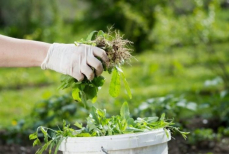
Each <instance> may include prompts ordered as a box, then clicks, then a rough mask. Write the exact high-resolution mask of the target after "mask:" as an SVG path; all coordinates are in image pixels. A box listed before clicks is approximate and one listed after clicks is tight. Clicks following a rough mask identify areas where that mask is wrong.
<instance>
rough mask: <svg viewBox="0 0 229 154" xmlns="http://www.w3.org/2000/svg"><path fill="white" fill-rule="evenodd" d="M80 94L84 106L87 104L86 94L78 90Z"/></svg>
mask: <svg viewBox="0 0 229 154" xmlns="http://www.w3.org/2000/svg"><path fill="white" fill-rule="evenodd" d="M80 96H81V100H82V103H83V104H84V106H85V107H86V105H87V97H86V94H85V93H84V92H83V91H80Z"/></svg>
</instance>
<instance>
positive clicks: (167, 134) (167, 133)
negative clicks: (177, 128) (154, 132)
mask: <svg viewBox="0 0 229 154" xmlns="http://www.w3.org/2000/svg"><path fill="white" fill-rule="evenodd" d="M164 131H165V134H166V136H167V138H169V132H168V130H167V129H166V128H164Z"/></svg>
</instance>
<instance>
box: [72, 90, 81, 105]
mask: <svg viewBox="0 0 229 154" xmlns="http://www.w3.org/2000/svg"><path fill="white" fill-rule="evenodd" d="M72 97H73V99H74V100H76V101H79V102H81V98H80V90H79V88H75V89H73V90H72Z"/></svg>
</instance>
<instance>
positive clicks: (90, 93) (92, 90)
mask: <svg viewBox="0 0 229 154" xmlns="http://www.w3.org/2000/svg"><path fill="white" fill-rule="evenodd" d="M97 92H98V89H97V87H91V86H89V85H86V86H85V88H84V93H85V94H86V97H87V99H93V98H94V97H96V96H97Z"/></svg>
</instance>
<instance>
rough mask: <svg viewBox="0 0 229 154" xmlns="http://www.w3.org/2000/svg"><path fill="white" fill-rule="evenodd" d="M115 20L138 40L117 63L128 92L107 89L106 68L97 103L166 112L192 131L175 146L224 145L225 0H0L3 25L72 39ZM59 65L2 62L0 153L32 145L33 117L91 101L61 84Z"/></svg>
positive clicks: (228, 75)
mask: <svg viewBox="0 0 229 154" xmlns="http://www.w3.org/2000/svg"><path fill="white" fill-rule="evenodd" d="M111 26H113V27H114V29H118V30H120V32H121V33H122V34H124V37H125V38H127V39H129V40H131V41H133V42H134V52H133V55H134V56H135V58H136V59H137V60H136V59H133V60H132V62H131V65H126V66H125V67H124V68H123V70H124V72H125V75H126V77H127V81H128V82H129V85H130V87H131V91H132V95H133V98H132V99H129V98H128V96H127V94H126V92H125V91H124V90H123V91H122V94H121V95H120V96H119V97H118V98H117V99H114V98H111V97H110V96H109V92H108V91H109V90H108V88H109V81H110V76H109V74H106V73H104V76H105V77H106V83H105V85H104V87H102V89H101V90H100V91H99V94H98V100H97V103H95V105H96V106H98V107H100V108H106V110H107V112H108V113H110V114H111V115H114V114H118V112H119V109H120V107H121V104H122V103H123V102H124V101H127V102H128V103H129V104H130V109H131V110H130V111H131V114H132V116H133V117H139V116H141V117H143V116H152V115H157V116H160V115H161V114H162V113H166V117H167V118H168V119H174V122H175V124H176V125H177V126H179V127H181V128H182V130H184V131H189V132H190V135H189V136H188V139H187V140H184V139H182V138H181V137H180V136H179V135H176V134H173V136H174V138H175V139H173V140H172V141H171V142H170V143H169V148H170V149H169V151H170V153H171V154H173V153H174V154H184V153H195V154H196V153H208V154H210V153H229V1H228V0H173V1H165V0H109V1H106V0H84V1H82V0H17V1H15V0H7V1H6V0H0V34H2V35H7V36H11V37H16V38H23V39H31V40H38V41H44V42H49V43H53V42H60V43H73V42H74V41H76V40H79V39H81V38H85V37H86V36H87V35H88V34H89V33H90V32H91V31H93V30H100V29H101V30H104V31H106V30H107V28H108V27H111ZM60 77H61V74H58V73H56V72H53V71H49V70H45V71H43V70H41V69H40V68H0V153H3V154H7V153H9V154H10V153H34V149H36V148H31V147H32V142H31V141H29V140H28V135H29V134H30V133H32V132H33V131H34V130H35V129H36V128H37V126H40V125H43V126H48V127H53V128H55V127H57V125H60V124H61V123H62V120H63V119H65V120H67V121H68V122H72V123H73V122H74V121H76V120H78V121H82V122H83V121H85V117H86V116H87V110H85V108H84V107H83V105H82V104H80V103H77V102H74V101H73V100H72V98H71V95H70V92H69V91H66V90H59V89H58V87H59V86H60Z"/></svg>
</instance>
